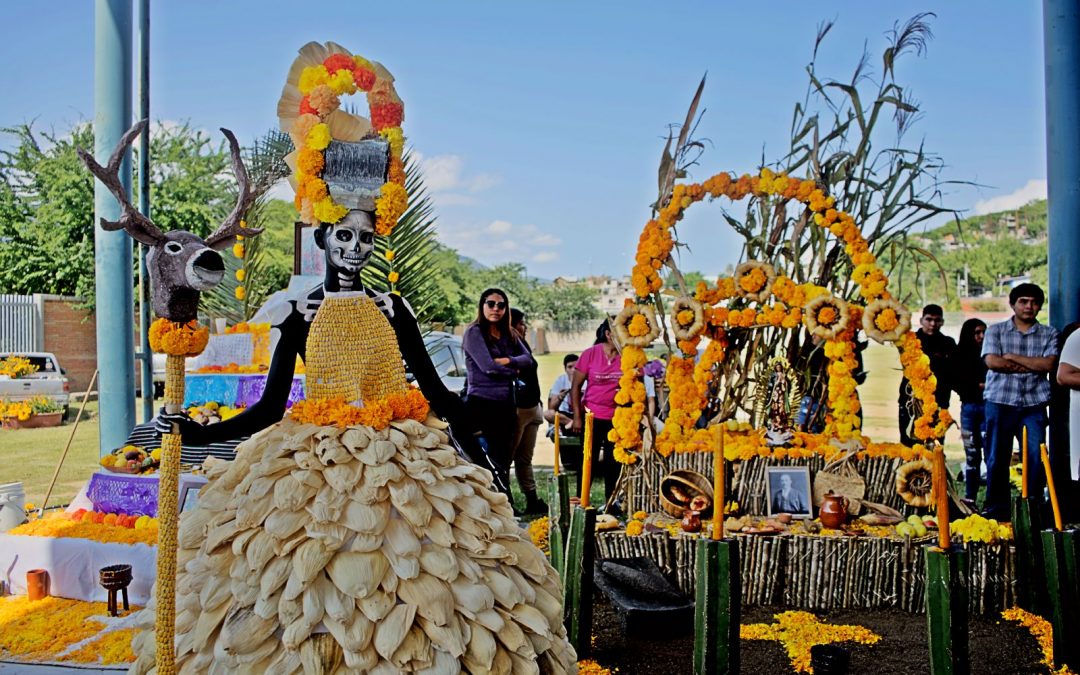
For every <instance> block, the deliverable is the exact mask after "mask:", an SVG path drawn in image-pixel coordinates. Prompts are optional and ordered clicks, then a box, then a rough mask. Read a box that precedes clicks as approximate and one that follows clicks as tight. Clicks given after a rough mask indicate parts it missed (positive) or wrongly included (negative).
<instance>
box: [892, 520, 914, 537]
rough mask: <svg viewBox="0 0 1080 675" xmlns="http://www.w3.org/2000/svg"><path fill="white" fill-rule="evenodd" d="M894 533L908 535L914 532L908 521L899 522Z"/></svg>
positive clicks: (902, 535)
mask: <svg viewBox="0 0 1080 675" xmlns="http://www.w3.org/2000/svg"><path fill="white" fill-rule="evenodd" d="M896 533H897V534H898V535H900V536H901V537H910V536H911V535H913V534H915V528H914V527H913V526H912V525H911V524H910V523H900V524H899V525H897V526H896Z"/></svg>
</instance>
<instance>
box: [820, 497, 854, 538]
mask: <svg viewBox="0 0 1080 675" xmlns="http://www.w3.org/2000/svg"><path fill="white" fill-rule="evenodd" d="M847 501H848V500H847V497H845V496H844V495H837V494H833V492H832V490H830V491H829V492H828V493H826V494H825V495H823V496H822V498H821V506H820V507H819V508H818V518H819V519H821V524H822V525H824V526H825V527H827V528H829V529H830V530H838V529H840V526H841V525H843V524H844V523H846V522H847V517H848V512H847Z"/></svg>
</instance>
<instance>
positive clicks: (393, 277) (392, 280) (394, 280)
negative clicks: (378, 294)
mask: <svg viewBox="0 0 1080 675" xmlns="http://www.w3.org/2000/svg"><path fill="white" fill-rule="evenodd" d="M386 278H387V279H389V280H390V283H392V284H396V283H397V280H398V279H400V278H401V275H400V274H398V273H397V272H390V273H389V274H387V275H386Z"/></svg>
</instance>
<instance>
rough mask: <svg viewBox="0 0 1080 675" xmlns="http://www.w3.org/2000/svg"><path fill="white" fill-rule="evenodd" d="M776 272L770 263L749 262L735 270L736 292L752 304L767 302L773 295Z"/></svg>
mask: <svg viewBox="0 0 1080 675" xmlns="http://www.w3.org/2000/svg"><path fill="white" fill-rule="evenodd" d="M774 281H776V270H775V269H773V266H772V265H770V264H769V263H764V262H759V261H757V260H748V261H746V262H744V263H742V264H741V265H739V266H738V267H736V268H735V290H736V291H737V292H738V293H739V295H741V296H742V297H743V298H745V299H746V300H749V301H751V302H765V301H766V300H768V299H769V296H770V295H771V294H772V285H773V282H774Z"/></svg>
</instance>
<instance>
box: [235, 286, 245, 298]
mask: <svg viewBox="0 0 1080 675" xmlns="http://www.w3.org/2000/svg"><path fill="white" fill-rule="evenodd" d="M246 297H247V290H246V289H245V288H244V287H243V286H237V287H236V299H237V300H243V299H244V298H246Z"/></svg>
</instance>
